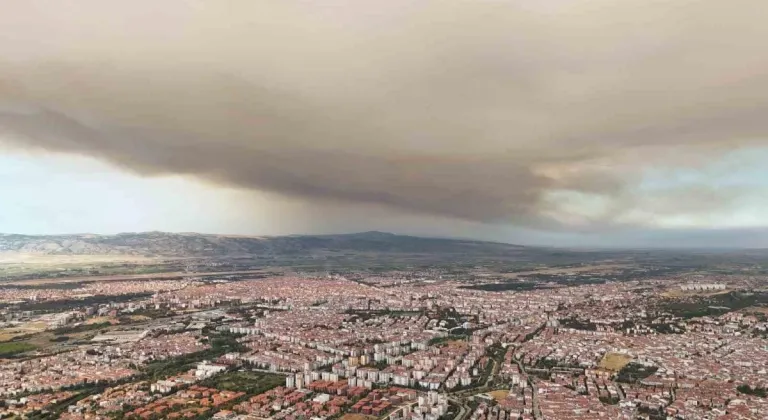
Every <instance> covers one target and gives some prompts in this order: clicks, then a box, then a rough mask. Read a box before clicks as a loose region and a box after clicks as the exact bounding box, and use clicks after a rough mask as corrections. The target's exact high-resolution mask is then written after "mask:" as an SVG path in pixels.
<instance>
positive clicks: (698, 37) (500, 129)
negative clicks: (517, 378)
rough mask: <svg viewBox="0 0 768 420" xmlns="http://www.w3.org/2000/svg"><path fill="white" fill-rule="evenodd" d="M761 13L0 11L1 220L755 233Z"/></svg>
mask: <svg viewBox="0 0 768 420" xmlns="http://www.w3.org/2000/svg"><path fill="white" fill-rule="evenodd" d="M763 9H764V4H763V2H761V1H758V0H734V1H730V2H725V3H724V2H722V1H717V0H699V1H685V0H680V1H667V0H665V1H661V0H569V1H565V0H480V1H466V0H440V1H422V2H413V1H405V0H389V1H386V2H360V1H353V0H325V1H322V2H316V1H297V0H281V1H261V0H230V1H206V0H166V1H163V2H155V1H149V0H134V1H131V2H125V1H117V0H114V1H110V0H107V1H104V0H59V1H57V2H42V1H31V0H28V1H24V2H8V4H6V5H4V6H3V10H4V11H3V14H2V15H0V27H2V28H3V31H1V32H0V151H1V152H2V155H0V200H2V201H0V232H19V233H63V232H95V233H109V232H118V231H140V230H169V231H204V232H222V233H242V234H285V233H301V232H337V231H356V230H372V229H378V230H389V231H397V232H409V233H418V234H428V235H447V236H465V237H478V238H485V239H495V240H504V241H508V242H520V243H536V244H553V245H558V244H561V245H568V246H571V245H601V246H606V245H611V244H619V245H637V246H648V245H654V244H660V245H669V246H683V245H700V244H703V243H706V244H710V245H712V246H720V245H727V246H734V245H743V246H768V236H766V235H764V234H763V233H764V232H766V230H764V228H768V212H766V211H764V209H765V208H766V205H768V194H766V192H768V166H766V165H765V162H767V161H768V137H766V134H768V118H766V117H765V116H766V115H768V26H766V25H764V22H763V19H762V13H761V11H762V10H763ZM763 238H765V239H763Z"/></svg>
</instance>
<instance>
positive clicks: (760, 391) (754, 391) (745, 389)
mask: <svg viewBox="0 0 768 420" xmlns="http://www.w3.org/2000/svg"><path fill="white" fill-rule="evenodd" d="M736 390H737V391H739V392H740V393H742V394H745V395H754V396H756V397H760V398H766V397H768V390H766V388H763V387H755V388H752V387H751V386H749V385H747V384H744V385H739V386H738V387H736Z"/></svg>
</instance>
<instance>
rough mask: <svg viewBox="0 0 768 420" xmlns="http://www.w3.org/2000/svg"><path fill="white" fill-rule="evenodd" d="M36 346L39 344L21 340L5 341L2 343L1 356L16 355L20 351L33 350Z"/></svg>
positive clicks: (0, 347)
mask: <svg viewBox="0 0 768 420" xmlns="http://www.w3.org/2000/svg"><path fill="white" fill-rule="evenodd" d="M36 348H37V346H34V345H32V344H29V343H24V342H20V341H10V342H5V343H0V357H9V356H14V355H17V354H19V353H24V352H28V351H32V350H34V349H36Z"/></svg>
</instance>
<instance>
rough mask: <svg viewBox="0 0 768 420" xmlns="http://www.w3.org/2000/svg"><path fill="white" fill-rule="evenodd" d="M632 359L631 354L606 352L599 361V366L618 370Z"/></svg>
mask: <svg viewBox="0 0 768 420" xmlns="http://www.w3.org/2000/svg"><path fill="white" fill-rule="evenodd" d="M631 361H632V356H630V355H628V354H623V353H613V352H611V353H606V355H605V356H603V360H601V361H600V367H601V368H603V369H607V370H611V371H614V372H618V371H620V370H621V369H622V368H623V367H624V366H626V365H628V364H629V362H631Z"/></svg>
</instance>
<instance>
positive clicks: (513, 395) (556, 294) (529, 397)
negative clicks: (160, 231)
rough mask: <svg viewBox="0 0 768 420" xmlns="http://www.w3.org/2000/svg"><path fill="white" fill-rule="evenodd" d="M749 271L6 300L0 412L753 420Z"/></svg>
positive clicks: (265, 286) (27, 294)
mask: <svg viewBox="0 0 768 420" xmlns="http://www.w3.org/2000/svg"><path fill="white" fill-rule="evenodd" d="M460 271H461V270H460ZM753 271H756V269H752V270H749V269H741V270H734V271H733V272H730V273H724V272H723V270H720V272H714V271H705V270H700V271H697V270H693V269H687V270H682V271H681V270H679V269H677V270H670V269H667V268H664V267H640V266H632V265H627V264H602V265H600V264H596V265H590V264H581V265H573V266H570V267H560V268H557V267H556V268H547V269H545V268H541V269H539V270H534V271H531V272H520V273H517V274H499V273H495V272H492V271H490V270H487V269H484V268H483V267H481V266H475V267H471V268H467V269H464V270H463V273H462V274H457V270H456V269H455V268H454V269H446V268H438V267H432V268H423V269H415V270H393V271H387V272H381V273H376V274H373V273H366V272H363V271H356V270H351V271H347V272H326V273H319V272H316V273H292V274H291V273H288V272H286V273H285V274H283V275H269V276H260V278H253V279H251V278H248V275H243V276H233V275H216V274H215V273H209V274H207V275H195V274H189V275H187V276H185V277H182V278H174V279H163V278H162V276H160V278H159V279H152V278H149V279H136V280H123V279H121V278H118V279H115V280H114V281H98V282H89V281H87V280H85V281H83V280H82V279H81V280H78V281H77V282H74V283H72V282H63V283H62V282H61V279H52V280H50V283H45V282H44V281H43V282H39V281H38V282H34V285H27V286H24V284H25V283H24V282H15V283H14V284H11V285H8V286H6V287H4V288H3V289H2V290H1V291H0V303H2V307H3V309H2V312H1V313H2V316H3V319H4V321H3V324H2V327H3V329H2V330H0V332H2V334H3V337H2V338H3V339H4V340H5V341H3V342H2V343H0V349H1V350H2V354H3V356H4V357H6V359H5V360H3V361H2V363H1V364H0V394H1V395H0V398H2V399H3V400H4V404H3V405H2V411H0V413H2V416H4V417H20V418H62V419H70V420H75V419H112V418H118V419H161V418H170V419H176V418H195V419H198V418H199V419H203V418H213V419H267V418H269V419H272V418H274V419H287V420H309V419H316V420H317V419H337V418H342V419H345V420H363V419H370V420H373V419H387V420H441V419H442V420H446V419H456V420H486V419H493V420H511V419H577V418H579V419H604V418H611V419H715V418H717V419H764V418H768V399H767V398H766V391H767V390H768V318H767V315H768V306H767V304H768V291H767V290H766V286H767V284H766V280H765V277H764V276H762V275H759V274H757V273H756V272H753ZM757 271H759V270H757Z"/></svg>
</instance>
